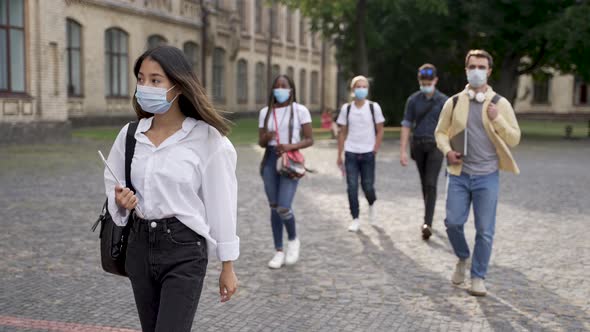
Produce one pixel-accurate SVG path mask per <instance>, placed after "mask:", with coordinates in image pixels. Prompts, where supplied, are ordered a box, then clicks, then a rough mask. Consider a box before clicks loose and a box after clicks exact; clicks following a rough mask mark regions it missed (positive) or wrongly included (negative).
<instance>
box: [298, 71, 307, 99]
mask: <svg viewBox="0 0 590 332" xmlns="http://www.w3.org/2000/svg"><path fill="white" fill-rule="evenodd" d="M306 81H307V71H306V70H305V69H303V68H302V69H300V70H299V89H298V91H299V93H298V95H299V96H298V97H299V103H301V104H305V103H307V82H306Z"/></svg>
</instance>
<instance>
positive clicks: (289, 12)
mask: <svg viewBox="0 0 590 332" xmlns="http://www.w3.org/2000/svg"><path fill="white" fill-rule="evenodd" d="M293 40H294V39H293V11H292V10H291V9H289V8H287V41H290V42H292V41H293Z"/></svg>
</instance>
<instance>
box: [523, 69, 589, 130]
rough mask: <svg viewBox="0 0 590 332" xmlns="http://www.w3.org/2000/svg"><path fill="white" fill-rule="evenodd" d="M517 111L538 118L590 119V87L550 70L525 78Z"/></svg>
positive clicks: (577, 78)
mask: <svg viewBox="0 0 590 332" xmlns="http://www.w3.org/2000/svg"><path fill="white" fill-rule="evenodd" d="M515 110H516V112H517V113H519V114H521V116H527V115H528V116H533V117H536V118H560V117H561V118H564V119H568V118H569V119H590V84H588V83H587V82H585V81H584V80H583V79H582V78H580V77H577V76H574V75H562V74H559V73H557V72H555V71H553V70H550V69H547V70H544V71H540V72H539V73H536V74H534V75H526V76H521V77H520V80H519V85H518V96H517V98H516V103H515Z"/></svg>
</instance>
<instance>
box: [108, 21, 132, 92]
mask: <svg viewBox="0 0 590 332" xmlns="http://www.w3.org/2000/svg"><path fill="white" fill-rule="evenodd" d="M104 40H105V47H104V48H105V92H106V95H107V96H109V97H127V96H129V88H128V87H129V82H128V77H129V50H128V49H129V45H128V40H129V35H128V34H127V32H125V31H123V30H121V29H119V28H110V29H108V30H106V31H105V39H104Z"/></svg>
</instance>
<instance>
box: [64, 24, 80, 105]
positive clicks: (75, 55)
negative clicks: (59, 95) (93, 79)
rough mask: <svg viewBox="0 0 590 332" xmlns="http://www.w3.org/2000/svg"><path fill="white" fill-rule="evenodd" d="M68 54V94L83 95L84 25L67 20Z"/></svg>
mask: <svg viewBox="0 0 590 332" xmlns="http://www.w3.org/2000/svg"><path fill="white" fill-rule="evenodd" d="M66 38H67V39H66V56H67V66H68V67H67V75H68V87H67V91H68V96H81V95H82V26H81V25H80V24H79V23H78V22H76V21H74V20H72V19H69V18H68V19H67V20H66Z"/></svg>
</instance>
